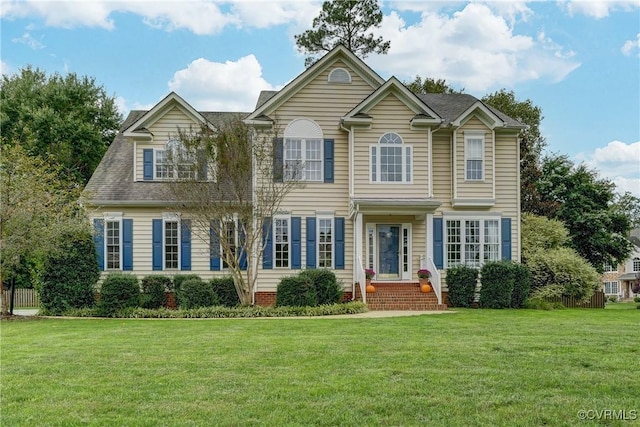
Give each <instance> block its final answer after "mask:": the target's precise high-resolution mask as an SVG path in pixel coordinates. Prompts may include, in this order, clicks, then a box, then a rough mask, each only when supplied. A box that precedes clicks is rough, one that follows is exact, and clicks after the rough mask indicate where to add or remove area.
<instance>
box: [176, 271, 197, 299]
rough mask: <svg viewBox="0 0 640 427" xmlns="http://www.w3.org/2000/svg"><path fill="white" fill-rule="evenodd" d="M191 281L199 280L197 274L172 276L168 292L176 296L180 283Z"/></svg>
mask: <svg viewBox="0 0 640 427" xmlns="http://www.w3.org/2000/svg"><path fill="white" fill-rule="evenodd" d="M191 279H200V276H198V275H197V274H176V275H175V276H173V281H172V282H171V286H172V287H171V289H170V290H171V291H173V292H175V293H176V294H177V293H178V291H179V290H180V286H181V285H182V283H183V282H185V281H187V280H191Z"/></svg>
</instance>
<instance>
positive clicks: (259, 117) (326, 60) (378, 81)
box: [246, 45, 384, 124]
mask: <svg viewBox="0 0 640 427" xmlns="http://www.w3.org/2000/svg"><path fill="white" fill-rule="evenodd" d="M338 60H342V61H343V62H344V63H345V64H348V65H349V66H350V67H351V68H352V69H353V70H354V71H356V72H357V73H358V74H359V75H360V77H361V78H362V79H363V80H364V81H366V82H367V83H368V84H370V85H371V86H372V87H374V88H378V87H380V86H381V85H382V84H383V83H384V79H383V78H382V77H380V76H379V75H378V74H377V73H376V72H375V71H373V69H371V68H370V67H369V66H368V65H367V64H366V63H365V62H364V61H362V60H361V59H360V58H358V57H357V56H356V55H354V54H353V52H351V51H350V50H349V49H347V48H346V47H344V46H343V45H338V46H336V47H335V48H333V49H332V50H331V51H330V52H329V53H327V54H326V55H324V56H323V57H322V58H320V59H319V60H318V61H316V63H315V64H313V65H312V66H311V67H309V68H307V69H306V70H305V71H303V72H302V73H301V74H300V75H298V77H296V78H295V79H293V80H292V81H291V82H289V83H288V84H287V85H286V86H285V87H284V88H282V89H281V90H280V91H279V92H277V93H275V94H272V92H269V93H268V95H271V96H269V97H268V98H267V97H266V96H265V98H266V99H264V100H262V99H259V100H258V105H257V106H256V109H255V111H254V112H253V113H251V114H250V115H249V117H247V119H246V122H247V123H251V124H260V122H263V123H264V122H270V121H271V120H270V118H269V117H268V114H269V113H270V112H271V111H272V110H274V109H276V108H278V107H279V106H281V105H282V104H284V103H285V102H286V101H287V100H289V99H290V98H291V97H292V96H293V95H295V94H296V93H297V92H298V91H299V90H300V89H301V88H303V87H304V86H305V85H307V84H308V83H309V82H311V81H312V80H313V79H315V78H316V77H317V76H318V75H320V74H321V73H322V72H324V71H326V70H327V68H329V67H330V66H331V65H332V64H334V63H335V62H336V61H338ZM261 97H262V95H261Z"/></svg>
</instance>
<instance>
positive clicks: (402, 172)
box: [369, 132, 413, 183]
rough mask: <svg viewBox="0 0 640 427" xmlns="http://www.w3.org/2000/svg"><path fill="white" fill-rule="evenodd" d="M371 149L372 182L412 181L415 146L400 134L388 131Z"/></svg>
mask: <svg viewBox="0 0 640 427" xmlns="http://www.w3.org/2000/svg"><path fill="white" fill-rule="evenodd" d="M369 150H370V167H371V173H370V177H371V182H383V183H393V182H398V183H411V182H412V173H413V172H412V170H413V157H412V150H413V147H412V146H411V145H409V144H405V143H404V141H403V140H402V137H401V136H400V135H398V134H397V133H395V132H387V133H385V134H384V135H382V136H381V137H380V139H379V140H378V143H377V144H372V145H371V146H370V147H369Z"/></svg>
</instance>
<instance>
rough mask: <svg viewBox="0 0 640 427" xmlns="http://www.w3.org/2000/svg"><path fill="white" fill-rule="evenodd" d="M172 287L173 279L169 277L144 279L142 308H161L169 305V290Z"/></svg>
mask: <svg viewBox="0 0 640 427" xmlns="http://www.w3.org/2000/svg"><path fill="white" fill-rule="evenodd" d="M170 287H171V279H170V278H169V277H167V276H147V277H145V278H143V279H142V295H141V296H140V306H141V307H144V308H160V307H163V306H164V305H165V304H166V303H167V294H166V292H167V290H168V289H169V288H170Z"/></svg>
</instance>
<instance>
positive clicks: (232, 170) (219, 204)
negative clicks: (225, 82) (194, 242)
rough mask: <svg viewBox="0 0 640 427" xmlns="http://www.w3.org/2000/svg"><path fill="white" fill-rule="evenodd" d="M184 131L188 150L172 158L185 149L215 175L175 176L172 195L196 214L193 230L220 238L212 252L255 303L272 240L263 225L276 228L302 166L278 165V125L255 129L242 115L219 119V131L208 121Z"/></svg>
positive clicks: (178, 160)
mask: <svg viewBox="0 0 640 427" xmlns="http://www.w3.org/2000/svg"><path fill="white" fill-rule="evenodd" d="M179 133H180V140H181V142H182V145H183V148H181V149H180V150H178V151H182V154H181V153H176V154H174V155H171V156H169V157H170V161H173V162H176V163H181V164H183V163H184V162H183V161H181V159H183V158H184V157H183V156H184V155H187V156H189V157H190V158H197V162H196V164H194V168H198V169H199V170H200V171H201V174H203V173H207V174H214V175H215V178H214V179H209V180H198V179H196V174H194V175H193V177H192V178H189V179H179V180H174V181H172V182H171V183H170V185H169V187H168V188H169V190H168V191H169V193H170V194H168V195H167V196H168V197H169V198H170V199H171V200H175V201H176V204H177V207H176V209H178V210H180V212H181V213H182V214H184V215H185V217H188V218H190V219H191V221H192V225H191V231H192V234H194V235H195V236H197V237H198V238H200V239H201V240H203V241H204V242H206V243H207V244H209V242H211V241H216V242H217V243H219V245H220V249H221V250H220V251H219V252H218V251H214V253H212V254H211V256H212V257H214V258H221V261H222V262H223V263H224V265H226V266H227V267H228V269H229V272H230V274H231V276H232V277H233V282H234V286H235V289H236V292H237V293H238V297H239V298H240V303H241V304H243V305H249V304H252V303H253V301H252V298H253V290H254V288H255V284H256V280H257V273H258V269H257V267H258V263H259V262H260V260H261V258H262V254H263V252H264V248H265V245H266V238H263V235H265V234H264V233H263V230H264V232H265V233H270V232H271V228H272V227H271V222H270V221H271V218H273V216H274V215H276V213H277V211H278V209H279V207H280V204H281V202H282V201H283V199H284V198H285V197H286V195H287V194H289V192H291V191H292V190H293V189H294V188H299V187H300V186H301V183H300V181H299V180H297V179H294V178H295V177H297V176H299V171H297V170H289V169H287V170H286V171H284V172H282V171H281V170H279V169H278V167H277V166H278V164H277V163H276V164H275V165H274V161H277V156H276V155H275V151H276V149H275V144H274V141H275V137H276V136H277V131H276V132H274V131H259V132H258V131H254V130H252V129H251V128H250V127H248V126H247V125H245V124H244V123H243V122H242V120H241V118H240V117H239V116H236V117H233V118H230V119H228V120H226V121H223V122H222V123H219V124H217V125H216V129H215V130H214V131H212V130H211V129H210V128H209V127H207V126H206V125H205V126H203V127H202V128H201V129H195V130H194V129H190V130H189V131H180V132H179ZM280 166H282V165H281V164H280ZM299 167H301V165H299ZM205 169H206V170H207V172H205ZM280 169H281V168H280ZM283 173H284V175H283ZM286 177H289V178H291V179H283V178H286ZM210 178H211V176H210ZM235 236H237V239H236V238H235ZM265 236H266V235H265ZM216 246H217V245H216Z"/></svg>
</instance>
